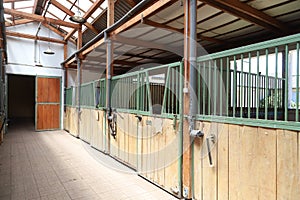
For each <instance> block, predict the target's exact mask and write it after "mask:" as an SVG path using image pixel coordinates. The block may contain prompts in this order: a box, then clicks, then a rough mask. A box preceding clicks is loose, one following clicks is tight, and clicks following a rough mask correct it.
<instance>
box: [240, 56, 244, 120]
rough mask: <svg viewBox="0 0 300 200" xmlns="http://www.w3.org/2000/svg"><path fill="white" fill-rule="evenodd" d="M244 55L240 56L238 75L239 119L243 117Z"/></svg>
mask: <svg viewBox="0 0 300 200" xmlns="http://www.w3.org/2000/svg"><path fill="white" fill-rule="evenodd" d="M243 80H244V55H243V54H242V55H241V73H240V80H239V81H240V85H239V88H240V98H239V99H240V118H242V117H243V105H242V102H243V99H244V96H243V94H244V92H243V91H244V87H243V86H244V82H243Z"/></svg>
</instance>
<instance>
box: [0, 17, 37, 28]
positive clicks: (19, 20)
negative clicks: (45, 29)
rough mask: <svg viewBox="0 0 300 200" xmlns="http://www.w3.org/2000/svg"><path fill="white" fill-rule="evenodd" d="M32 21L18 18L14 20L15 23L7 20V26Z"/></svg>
mask: <svg viewBox="0 0 300 200" xmlns="http://www.w3.org/2000/svg"><path fill="white" fill-rule="evenodd" d="M30 22H33V20H30V19H17V20H15V21H14V23H9V22H5V26H6V27H9V26H15V25H21V24H27V23H30Z"/></svg>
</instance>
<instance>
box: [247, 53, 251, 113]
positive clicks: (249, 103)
mask: <svg viewBox="0 0 300 200" xmlns="http://www.w3.org/2000/svg"><path fill="white" fill-rule="evenodd" d="M248 57H249V64H248V70H249V71H248V72H249V73H248V80H247V86H248V91H247V92H248V95H247V99H248V101H247V106H248V118H250V117H251V116H250V114H251V113H250V112H251V110H250V108H251V102H250V101H251V100H250V90H251V82H250V80H251V53H248Z"/></svg>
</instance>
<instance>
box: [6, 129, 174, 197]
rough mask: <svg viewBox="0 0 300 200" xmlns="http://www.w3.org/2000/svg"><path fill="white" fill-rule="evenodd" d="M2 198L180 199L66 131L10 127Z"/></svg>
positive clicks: (7, 137)
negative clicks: (41, 130)
mask: <svg viewBox="0 0 300 200" xmlns="http://www.w3.org/2000/svg"><path fill="white" fill-rule="evenodd" d="M3 199H18V200H19V199H20V200H21V199H59V200H62V199H84V200H89V199H96V200H101V199H124V200H129V199H135V200H137V199H143V200H144V199H159V200H164V199H166V200H167V199H176V198H175V197H173V196H172V195H170V194H168V193H167V192H165V191H163V190H162V189H160V188H158V187H156V186H154V185H153V184H151V183H149V182H148V181H146V180H144V179H143V178H141V177H139V176H138V175H137V174H136V173H135V172H133V171H132V170H130V169H129V168H127V167H125V166H124V165H122V164H120V163H118V162H117V161H115V160H114V159H112V158H110V157H109V156H106V155H104V154H102V153H100V152H98V151H96V150H94V149H93V148H91V147H90V146H89V145H88V144H86V143H84V142H82V141H81V140H79V139H76V138H74V137H72V136H71V135H69V134H68V133H67V132H64V131H46V132H35V131H34V129H33V127H32V126H28V124H23V125H22V126H20V125H19V126H16V125H14V126H12V127H10V129H9V133H8V134H7V135H5V138H4V143H3V144H2V145H0V200H3Z"/></svg>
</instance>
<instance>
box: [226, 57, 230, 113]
mask: <svg viewBox="0 0 300 200" xmlns="http://www.w3.org/2000/svg"><path fill="white" fill-rule="evenodd" d="M226 70H227V71H226V116H229V77H230V73H229V70H230V66H229V57H227V58H226Z"/></svg>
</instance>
